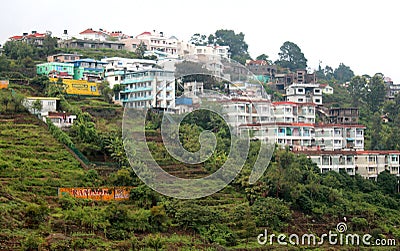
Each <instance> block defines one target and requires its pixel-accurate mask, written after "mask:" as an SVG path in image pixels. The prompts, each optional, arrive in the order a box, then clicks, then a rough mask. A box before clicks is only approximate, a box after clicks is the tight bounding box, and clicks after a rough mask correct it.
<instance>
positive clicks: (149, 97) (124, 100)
mask: <svg viewBox="0 0 400 251" xmlns="http://www.w3.org/2000/svg"><path fill="white" fill-rule="evenodd" d="M147 100H153V96H144V97H137V98H135V97H132V98H125V99H122V102H136V101H147Z"/></svg>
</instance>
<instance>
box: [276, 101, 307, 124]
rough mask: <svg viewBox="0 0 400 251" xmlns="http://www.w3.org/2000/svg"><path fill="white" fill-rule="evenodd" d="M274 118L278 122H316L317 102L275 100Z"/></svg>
mask: <svg viewBox="0 0 400 251" xmlns="http://www.w3.org/2000/svg"><path fill="white" fill-rule="evenodd" d="M272 104H273V107H274V119H275V122H277V123H309V124H313V123H315V104H313V103H295V102H288V101H282V102H274V103H272Z"/></svg>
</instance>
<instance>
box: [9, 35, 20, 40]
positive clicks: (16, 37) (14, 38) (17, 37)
mask: <svg viewBox="0 0 400 251" xmlns="http://www.w3.org/2000/svg"><path fill="white" fill-rule="evenodd" d="M22 38H23V36H13V37H10V39H13V40H20V39H22Z"/></svg>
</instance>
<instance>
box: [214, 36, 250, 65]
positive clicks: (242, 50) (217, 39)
mask: <svg viewBox="0 0 400 251" xmlns="http://www.w3.org/2000/svg"><path fill="white" fill-rule="evenodd" d="M208 40H209V43H210V44H214V45H220V46H226V45H227V46H229V52H230V53H231V58H232V59H234V60H236V61H238V62H239V63H241V64H243V65H244V64H245V63H246V59H250V55H249V53H248V51H247V50H248V47H249V46H248V45H247V43H246V42H245V41H244V34H243V33H242V32H240V33H238V34H236V33H235V31H233V30H217V31H216V32H215V34H214V35H210V36H209V37H208Z"/></svg>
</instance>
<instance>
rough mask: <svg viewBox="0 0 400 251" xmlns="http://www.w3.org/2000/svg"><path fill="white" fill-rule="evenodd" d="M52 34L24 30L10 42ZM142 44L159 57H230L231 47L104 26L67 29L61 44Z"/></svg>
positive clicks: (102, 46)
mask: <svg viewBox="0 0 400 251" xmlns="http://www.w3.org/2000/svg"><path fill="white" fill-rule="evenodd" d="M48 35H51V33H38V32H37V31H32V33H31V34H28V33H23V34H22V35H16V36H12V37H10V38H9V40H11V41H25V42H28V43H31V44H34V45H36V46H38V47H40V46H43V40H44V39H45V37H46V36H48ZM140 46H142V47H143V48H144V50H145V55H144V56H155V57H156V58H158V59H160V58H161V59H164V58H183V57H185V56H186V55H196V54H213V55H219V56H222V57H229V56H230V52H229V46H217V45H205V46H203V45H201V46H196V45H194V44H191V43H189V42H185V41H182V40H179V39H178V38H176V37H175V36H168V37H167V36H166V35H165V34H164V33H163V32H159V31H156V30H153V31H150V32H149V31H145V32H142V33H140V34H139V35H137V36H129V35H126V34H124V33H122V31H112V32H108V31H106V30H103V29H99V30H94V29H92V28H89V29H86V30H84V31H82V32H79V33H78V34H76V35H75V36H70V35H69V34H68V31H67V30H64V33H63V34H62V35H61V36H60V38H59V40H58V47H60V48H72V49H74V48H75V49H113V50H127V51H136V50H137V48H139V47H140Z"/></svg>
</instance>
